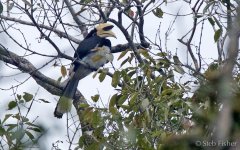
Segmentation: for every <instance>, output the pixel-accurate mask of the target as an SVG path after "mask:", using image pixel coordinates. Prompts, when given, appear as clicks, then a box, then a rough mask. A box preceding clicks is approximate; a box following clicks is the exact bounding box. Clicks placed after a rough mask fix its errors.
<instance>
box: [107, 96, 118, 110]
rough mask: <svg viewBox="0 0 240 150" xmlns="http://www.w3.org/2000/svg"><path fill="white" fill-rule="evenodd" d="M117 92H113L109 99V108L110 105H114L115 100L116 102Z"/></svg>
mask: <svg viewBox="0 0 240 150" xmlns="http://www.w3.org/2000/svg"><path fill="white" fill-rule="evenodd" d="M117 97H118V96H117V94H114V95H113V96H112V97H111V99H110V102H109V108H110V107H114V106H115V105H116V102H117Z"/></svg>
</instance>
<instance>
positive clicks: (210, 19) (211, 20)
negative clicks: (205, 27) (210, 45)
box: [208, 18, 215, 26]
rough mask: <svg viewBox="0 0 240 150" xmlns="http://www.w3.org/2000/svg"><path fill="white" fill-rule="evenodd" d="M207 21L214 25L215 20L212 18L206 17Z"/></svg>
mask: <svg viewBox="0 0 240 150" xmlns="http://www.w3.org/2000/svg"><path fill="white" fill-rule="evenodd" d="M208 21H209V23H210V24H211V25H212V26H214V25H215V21H214V20H213V19H212V18H208Z"/></svg>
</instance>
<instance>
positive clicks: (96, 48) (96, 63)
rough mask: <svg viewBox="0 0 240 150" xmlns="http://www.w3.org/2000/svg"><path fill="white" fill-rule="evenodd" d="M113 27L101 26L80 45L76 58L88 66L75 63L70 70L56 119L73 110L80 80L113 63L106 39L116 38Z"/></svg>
mask: <svg viewBox="0 0 240 150" xmlns="http://www.w3.org/2000/svg"><path fill="white" fill-rule="evenodd" d="M113 27H114V26H113V25H111V24H108V23H102V24H99V25H98V26H97V27H96V28H94V29H93V30H92V31H90V32H89V34H88V35H87V36H86V37H85V39H84V40H83V41H82V42H81V43H80V44H79V46H78V48H77V50H76V52H75V54H74V58H75V59H76V60H81V61H82V62H83V63H85V64H86V65H81V64H80V63H78V62H73V64H72V67H71V68H72V69H70V73H69V80H68V82H67V84H66V86H65V88H64V90H63V94H62V96H61V97H60V99H59V101H58V104H57V106H56V108H55V111H54V116H55V117H57V118H62V116H63V114H64V113H66V112H69V111H70V110H71V107H72V101H73V100H72V99H73V96H74V94H75V93H76V90H77V86H78V82H79V80H81V79H82V78H84V77H85V76H87V75H88V74H90V73H91V72H93V71H94V69H98V68H100V67H102V66H103V65H104V64H106V63H107V62H109V61H112V59H113V55H112V54H111V41H110V40H109V39H106V38H107V37H115V38H116V36H115V34H114V33H113V32H112V28H113ZM86 66H88V67H86Z"/></svg>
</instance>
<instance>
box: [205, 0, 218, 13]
mask: <svg viewBox="0 0 240 150" xmlns="http://www.w3.org/2000/svg"><path fill="white" fill-rule="evenodd" d="M214 3H215V1H211V2H208V3H207V5H206V6H205V7H204V8H203V14H205V13H206V12H207V10H208V9H209V8H210V7H211V6H212V5H213V4H214Z"/></svg>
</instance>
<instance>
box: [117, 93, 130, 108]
mask: <svg viewBox="0 0 240 150" xmlns="http://www.w3.org/2000/svg"><path fill="white" fill-rule="evenodd" d="M127 98H128V95H125V94H124V95H119V99H118V100H117V105H118V106H121V105H122V104H123V103H124V102H125V101H126V100H127Z"/></svg>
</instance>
